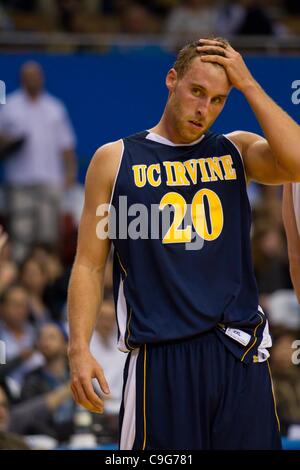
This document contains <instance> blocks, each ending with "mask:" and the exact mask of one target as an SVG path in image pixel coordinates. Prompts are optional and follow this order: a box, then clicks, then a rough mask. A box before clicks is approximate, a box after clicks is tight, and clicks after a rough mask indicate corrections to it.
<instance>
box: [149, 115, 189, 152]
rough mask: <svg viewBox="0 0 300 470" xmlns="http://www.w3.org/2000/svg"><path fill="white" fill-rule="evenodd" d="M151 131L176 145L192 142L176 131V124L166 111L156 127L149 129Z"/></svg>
mask: <svg viewBox="0 0 300 470" xmlns="http://www.w3.org/2000/svg"><path fill="white" fill-rule="evenodd" d="M149 131H150V132H152V133H154V134H157V135H159V136H160V137H164V138H165V139H167V140H169V141H170V142H172V143H173V144H176V145H178V144H179V145H180V144H191V143H192V142H190V141H188V142H186V141H184V140H183V139H182V136H181V135H179V134H178V132H176V126H174V125H173V122H172V119H171V118H170V117H169V116H167V114H166V111H165V112H164V114H163V115H162V117H161V120H160V121H159V122H158V123H157V124H156V125H155V126H154V127H152V128H151V129H149ZM196 140H197V139H196Z"/></svg>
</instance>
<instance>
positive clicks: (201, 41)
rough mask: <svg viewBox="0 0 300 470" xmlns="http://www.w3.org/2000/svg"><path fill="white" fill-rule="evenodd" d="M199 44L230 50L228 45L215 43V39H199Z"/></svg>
mask: <svg viewBox="0 0 300 470" xmlns="http://www.w3.org/2000/svg"><path fill="white" fill-rule="evenodd" d="M198 42H199V44H207V45H210V46H220V47H222V48H223V49H232V47H230V45H229V44H227V43H225V42H222V41H217V40H216V39H205V38H204V39H199V41H198Z"/></svg>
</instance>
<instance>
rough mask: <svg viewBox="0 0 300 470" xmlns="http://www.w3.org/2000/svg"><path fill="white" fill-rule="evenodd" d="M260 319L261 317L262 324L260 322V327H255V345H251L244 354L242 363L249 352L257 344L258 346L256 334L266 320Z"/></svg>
mask: <svg viewBox="0 0 300 470" xmlns="http://www.w3.org/2000/svg"><path fill="white" fill-rule="evenodd" d="M258 315H259V313H258ZM259 317H260V319H261V322H260V323H259V324H258V325H256V327H255V330H254V334H253V336H254V341H253V343H252V344H251V346H250V347H249V348H248V349H247V351H246V352H244V354H243V356H242V359H241V361H242V362H243V360H244V359H245V357H246V356H247V354H248V352H249V351H250V350H251V349H252V348H253V346H255V344H256V342H257V337H256V332H257V329H258V327H259V326H261V325H262V324H263V321H264V319H263V318H262V317H261V316H260V315H259Z"/></svg>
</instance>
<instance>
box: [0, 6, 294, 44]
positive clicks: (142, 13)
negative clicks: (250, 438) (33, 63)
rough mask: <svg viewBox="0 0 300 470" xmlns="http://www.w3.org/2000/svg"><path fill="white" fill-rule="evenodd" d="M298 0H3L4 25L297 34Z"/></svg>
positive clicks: (0, 21)
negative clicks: (149, 0)
mask: <svg viewBox="0 0 300 470" xmlns="http://www.w3.org/2000/svg"><path fill="white" fill-rule="evenodd" d="M299 18H300V6H299V2H298V0H264V1H262V0H152V1H151V2H147V1H145V0H56V1H52V2H49V1H47V0H1V1H0V30H1V29H2V30H4V31H11V30H21V31H65V32H73V33H100V32H102V33H129V34H135V35H137V34H141V35H145V34H147V33H148V34H152V33H154V34H155V33H162V34H166V35H170V36H171V37H174V36H175V35H177V36H178V35H179V36H180V38H179V43H182V42H184V41H186V40H189V39H195V35H196V37H198V36H199V35H206V34H213V35H215V36H216V35H226V36H230V35H253V34H256V35H279V36H286V35H293V34H294V35H295V34H298V33H299V32H300V20H299Z"/></svg>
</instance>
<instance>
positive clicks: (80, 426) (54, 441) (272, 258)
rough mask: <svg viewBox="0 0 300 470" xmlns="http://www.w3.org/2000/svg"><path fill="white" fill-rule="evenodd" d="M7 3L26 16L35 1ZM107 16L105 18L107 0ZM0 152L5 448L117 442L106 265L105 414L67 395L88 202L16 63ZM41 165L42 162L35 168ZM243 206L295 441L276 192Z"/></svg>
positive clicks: (41, 95)
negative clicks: (74, 290) (71, 288)
mask: <svg viewBox="0 0 300 470" xmlns="http://www.w3.org/2000/svg"><path fill="white" fill-rule="evenodd" d="M5 3H6V4H7V7H8V4H9V5H10V7H11V8H12V5H14V8H17V7H18V8H21V6H22V5H23V4H24V5H25V4H28V5H29V4H31V5H32V6H33V4H34V3H35V2H22V1H15V2H13V1H11V2H9V1H7V2H5ZM53 3H54V2H53ZM77 3H80V2H72V1H70V2H57V5H58V4H59V5H61V4H65V5H66V4H70V6H72V5H74V4H77ZM115 3H116V4H117V2H115ZM186 3H188V2H186ZM190 3H193V2H190ZM194 3H195V2H194ZM196 3H197V2H196ZM198 3H199V2H198ZM286 3H287V2H286ZM153 4H154V5H156V10H155V11H154V10H153V12H152V14H157V15H158V14H163V11H165V10H163V9H162V4H163V2H156V3H155V2H154V3H153ZM24 5H23V6H24ZM114 6H115V7H116V5H114ZM24 8H25V7H24ZM28 8H29V7H28ZM102 8H103V12H106V13H108V12H109V11H110V10H109V7H108V3H106V2H104V1H103V2H102ZM105 8H107V10H105ZM142 8H145V7H142ZM153 8H154V7H153ZM165 8H166V10H167V9H168V8H167V2H165ZM172 14H174V12H173V13H172ZM36 129H38V135H37V134H36ZM45 149H47V151H46V152H44V150H45ZM0 155H1V158H2V159H3V161H4V165H5V170H6V172H5V181H4V184H3V187H2V191H3V197H4V199H5V198H6V199H5V200H6V201H7V202H6V203H4V204H2V205H1V208H2V209H1V214H0V216H1V221H0V222H1V224H2V226H4V228H5V230H6V231H7V232H8V234H9V237H8V240H7V239H5V235H3V232H2V231H0V250H1V253H0V340H1V341H2V342H3V343H0V363H1V364H0V448H32V447H35V446H42V447H43V446H44V447H43V448H53V447H57V446H66V445H69V446H72V445H73V446H74V447H81V446H84V445H85V446H96V445H98V444H100V445H101V444H105V443H108V442H113V443H116V442H117V428H118V411H119V406H120V401H121V391H122V371H123V367H124V362H125V359H126V355H125V354H124V353H121V352H119V351H118V350H117V348H116V343H117V331H116V322H115V312H114V304H113V300H112V261H111V259H110V260H109V262H108V265H107V270H106V278H105V290H104V302H103V305H102V308H101V312H99V318H98V320H97V324H96V327H95V332H94V335H93V337H92V341H91V349H92V353H93V354H94V356H95V357H96V359H98V360H99V362H101V364H102V366H103V368H104V372H105V375H106V378H107V380H108V383H109V385H110V389H111V395H110V397H108V398H107V399H106V406H105V410H106V411H105V413H104V415H92V414H90V413H89V412H87V411H86V410H83V409H82V408H80V407H78V406H76V404H75V403H74V401H73V400H72V398H71V393H70V388H69V370H68V362H67V355H66V351H67V339H68V325H67V318H66V300H67V287H68V281H69V276H70V270H71V266H72V262H73V259H74V255H75V250H76V236H77V228H78V222H79V215H78V214H80V211H81V207H82V198H83V196H82V188H81V187H80V186H79V185H78V183H77V179H76V159H77V157H76V139H75V133H74V130H73V128H72V124H71V119H70V118H69V116H68V111H67V109H66V108H65V106H64V104H63V103H62V102H61V101H60V100H59V99H58V98H56V97H53V96H50V95H48V94H47V92H46V90H45V85H44V77H43V70H42V69H41V67H40V66H39V64H37V63H33V62H30V63H26V64H24V65H23V67H22V70H21V84H20V89H19V90H17V91H16V92H14V93H13V94H12V95H11V96H9V97H8V99H7V104H6V106H5V107H3V108H1V112H0ZM43 158H46V159H47V161H45V162H44V163H41V161H42V159H43ZM50 159H51V162H52V163H51V162H50ZM25 168H27V169H28V168H29V169H30V171H28V172H26V171H25ZM45 169H46V171H45ZM74 191H75V193H76V194H77V193H78V191H79V194H80V195H81V196H79V198H78V197H75V196H74V194H75V193H74ZM249 198H250V201H251V205H252V209H253V227H252V242H253V257H254V267H255V273H256V277H257V282H258V288H259V294H260V304H261V306H262V307H263V309H264V311H265V312H266V314H267V315H268V317H269V320H270V325H271V332H272V333H273V340H274V347H273V354H271V368H272V372H273V380H274V387H275V393H276V397H277V405H278V412H279V417H280V420H281V423H282V431H283V433H284V434H286V435H290V433H292V432H293V433H294V434H293V435H295V433H296V434H297V432H298V433H299V428H300V368H299V366H298V365H297V357H298V359H299V361H300V353H298V356H297V351H296V346H297V344H296V343H295V342H296V341H297V340H300V307H299V305H298V302H297V299H296V296H295V293H294V291H293V289H292V285H291V280H290V275H289V265H288V256H287V246H286V238H285V233H284V228H283V223H282V216H281V198H282V188H281V187H280V186H260V185H256V184H254V183H251V184H250V185H249ZM74 201H76V204H75V206H76V207H74ZM78 201H79V202H78ZM45 228H47V230H45ZM50 235H51V236H50ZM83 314H84V312H83ZM299 343H300V341H298V349H299V347H300V344H299ZM3 344H5V349H6V350H5V351H4V349H3ZM295 345H296V346H295ZM293 353H295V354H296V355H295V354H294V355H293ZM292 357H294V358H295V360H292ZM4 358H5V360H4ZM95 386H96V384H95ZM99 393H101V392H100V391H99ZM297 426H298V427H297ZM295 429H296V431H295ZM297 429H298V431H297ZM24 436H26V439H25V438H24ZM37 436H38V437H39V439H40V440H39V441H37ZM37 442H39V444H37Z"/></svg>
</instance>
